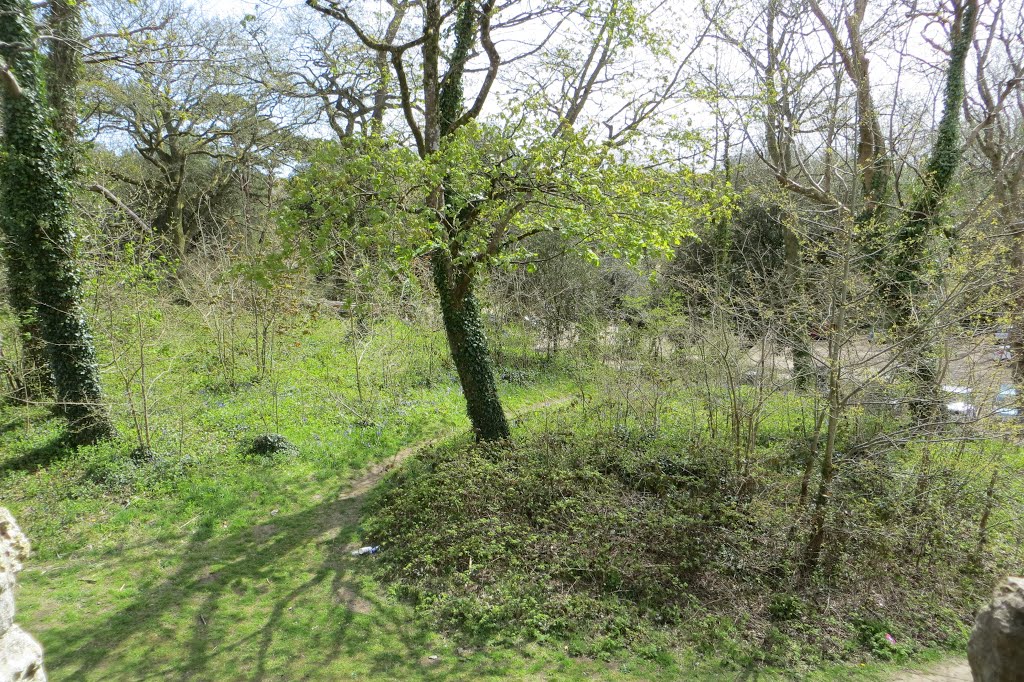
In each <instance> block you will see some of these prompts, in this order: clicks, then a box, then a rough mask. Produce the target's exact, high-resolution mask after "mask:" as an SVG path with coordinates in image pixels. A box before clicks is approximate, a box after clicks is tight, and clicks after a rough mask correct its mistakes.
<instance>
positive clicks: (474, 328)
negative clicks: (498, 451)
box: [432, 251, 510, 441]
mask: <svg viewBox="0 0 1024 682" xmlns="http://www.w3.org/2000/svg"><path fill="white" fill-rule="evenodd" d="M432 265H433V269H434V285H435V287H436V288H437V294H438V297H439V298H440V303H441V316H442V318H443V319H444V330H445V335H446V336H447V337H448V348H449V349H450V350H451V354H452V360H453V361H454V362H455V368H456V370H458V373H459V383H461V384H462V393H463V395H464V396H465V398H466V411H467V412H468V413H469V419H470V421H471V422H472V423H473V431H474V432H475V433H476V437H477V440H484V441H496V440H507V439H508V438H509V436H510V431H509V427H508V421H507V420H506V419H505V412H504V410H503V409H502V406H501V399H500V398H499V397H498V387H497V385H496V383H495V381H494V369H493V367H492V366H491V359H490V355H489V353H488V350H487V339H486V337H485V335H484V328H483V323H482V321H481V319H480V308H479V306H478V305H477V302H476V297H475V296H474V295H473V285H472V279H471V277H469V276H468V275H467V273H464V272H462V271H461V268H459V267H458V266H456V265H455V264H453V263H452V261H451V259H450V258H449V257H448V254H447V253H445V252H444V251H437V252H435V253H434V256H433V263H432Z"/></svg>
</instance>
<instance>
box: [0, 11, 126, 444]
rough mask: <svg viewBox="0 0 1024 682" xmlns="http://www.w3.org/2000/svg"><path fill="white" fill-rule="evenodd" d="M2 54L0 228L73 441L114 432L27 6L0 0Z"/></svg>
mask: <svg viewBox="0 0 1024 682" xmlns="http://www.w3.org/2000/svg"><path fill="white" fill-rule="evenodd" d="M0 15H2V16H3V17H4V20H3V21H0V44H3V45H4V46H5V47H4V48H3V49H2V53H3V57H4V58H5V59H6V60H7V63H8V65H9V67H10V70H11V72H12V74H13V75H14V77H15V78H16V79H17V81H18V83H19V84H20V86H21V94H20V96H17V97H6V98H5V99H4V132H5V137H4V152H5V155H4V161H3V164H2V165H0V187H3V203H2V206H0V208H2V211H0V219H2V225H3V229H4V232H5V233H6V235H7V237H8V239H9V240H10V242H11V243H12V244H13V245H14V246H15V250H16V252H20V253H23V254H24V255H25V265H26V267H27V271H28V272H29V274H30V275H31V276H30V277H29V281H30V282H31V284H32V287H31V291H32V294H33V301H34V302H35V303H36V315H37V318H38V320H39V326H40V329H41V331H42V337H43V339H44V341H45V342H46V351H47V356H48V359H49V363H50V369H51V370H52V372H53V378H54V387H55V391H56V396H57V402H58V404H59V406H60V407H61V409H62V411H63V413H64V415H65V416H66V417H67V419H68V421H69V422H70V425H71V430H70V433H69V435H70V436H71V440H72V441H73V442H75V443H76V444H86V443H95V442H97V441H99V440H101V439H103V438H107V437H110V436H111V435H113V433H114V429H113V426H112V424H111V422H110V419H109V418H108V416H107V414H106V411H105V409H104V406H103V402H102V394H101V391H100V381H99V368H98V366H97V363H96V355H95V350H94V348H93V344H92V337H91V335H90V334H89V329H88V326H87V325H86V321H85V313H84V311H83V309H82V303H81V281H80V278H79V275H78V271H77V269H76V266H75V261H74V254H75V247H76V243H75V232H74V229H73V228H72V224H71V200H70V191H69V188H68V184H67V181H66V179H65V178H64V177H63V175H62V174H61V172H60V170H59V168H58V148H57V146H56V144H55V140H54V135H53V133H52V131H51V130H50V128H49V127H48V126H47V121H46V108H45V105H44V103H43V101H42V93H41V87H40V82H41V78H40V59H39V54H38V52H37V51H36V50H35V49H34V48H30V49H25V48H24V47H22V46H33V45H35V35H34V34H35V31H34V26H33V23H32V6H31V4H30V3H29V2H27V1H25V0H0Z"/></svg>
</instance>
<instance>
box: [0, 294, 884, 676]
mask: <svg viewBox="0 0 1024 682" xmlns="http://www.w3.org/2000/svg"><path fill="white" fill-rule="evenodd" d="M148 310H149V313H148V314H149V317H148V318H146V319H147V320H148V321H146V322H145V323H144V325H145V329H144V331H145V333H144V335H143V338H144V340H145V342H144V344H143V347H142V349H141V351H142V353H143V356H144V357H145V360H146V363H145V364H146V376H147V383H146V386H147V390H146V400H147V402H148V408H149V409H148V410H147V417H148V432H149V434H150V435H149V446H150V448H151V454H146V455H145V456H142V457H135V458H133V456H132V451H133V450H136V448H137V447H138V445H139V442H138V438H137V437H136V430H137V428H136V427H137V424H138V420H137V419H135V418H133V405H134V406H135V410H134V413H135V416H136V417H138V416H139V406H140V404H141V399H142V397H143V392H142V390H141V384H140V381H141V377H140V375H139V374H138V373H137V370H138V363H137V361H136V360H135V359H134V358H135V357H137V354H138V351H139V350H140V349H139V348H138V346H137V340H136V339H137V337H135V336H133V327H132V326H131V324H130V322H131V316H130V315H129V316H121V317H117V318H115V319H114V320H113V322H110V323H108V324H106V325H104V324H99V325H98V332H97V339H98V343H99V348H100V354H101V358H102V361H103V363H104V373H105V377H104V378H105V386H106V387H107V391H108V395H109V398H110V400H111V402H112V404H113V405H114V416H115V419H116V420H117V423H118V426H119V428H120V431H121V434H122V436H121V438H120V439H119V440H117V441H116V442H113V443H109V444H104V445H101V446H97V447H93V448H83V449H81V450H79V451H77V452H69V451H67V450H66V449H64V448H63V447H62V446H61V444H60V433H61V424H60V422H59V420H57V419H55V418H53V417H52V416H51V415H49V413H47V412H46V411H45V410H43V409H38V408H14V407H6V408H2V409H0V500H2V503H3V505H4V506H7V507H9V508H10V509H11V510H12V511H13V512H14V514H15V515H16V517H17V518H18V520H19V522H20V523H21V524H22V527H23V529H24V530H25V532H26V533H27V534H28V535H29V537H30V539H31V540H32V542H33V544H34V550H35V553H34V556H33V557H32V559H31V560H30V562H29V564H28V566H27V567H26V570H25V571H24V573H23V574H22V575H21V579H20V588H19V592H18V601H19V620H20V622H21V623H23V624H24V625H25V627H26V628H27V629H29V630H30V631H31V632H32V633H33V634H35V635H36V636H37V637H38V638H39V639H40V640H41V641H42V643H43V644H44V647H45V649H46V662H47V667H48V669H49V672H50V676H51V679H54V680H126V681H127V680H133V681H134V680H150V679H151V680H184V679H187V680H300V679H311V680H334V679H396V680H441V679H444V680H457V679H465V680H486V679H509V680H516V679H523V680H531V679H535V680H539V679H558V680H577V679H578V680H582V679H608V680H662V679H663V680H678V679H693V680H709V681H710V680H732V679H736V674H737V673H736V671H735V670H729V669H726V668H724V667H723V665H722V663H723V659H724V660H725V662H729V659H730V657H731V656H732V655H733V653H732V652H730V651H729V650H728V649H722V648H717V649H716V648H714V647H711V648H708V649H706V650H705V651H703V652H695V651H694V650H693V649H692V648H687V647H666V648H664V649H658V650H654V649H648V650H646V651H637V650H632V649H621V648H616V647H612V648H609V649H607V650H601V649H600V648H597V649H595V648H593V647H588V646H580V644H579V642H575V641H573V640H571V639H570V640H565V641H563V640H559V639H557V638H551V639H548V640H547V641H545V642H539V643H538V642H528V641H526V640H523V639H519V640H516V639H511V638H510V639H500V638H499V639H496V640H492V641H485V642H482V643H481V642H474V643H470V644H469V645H467V642H466V641H465V638H464V637H463V636H461V635H460V634H459V633H457V632H453V631H452V630H450V629H446V628H439V625H438V622H437V620H436V619H435V618H433V616H432V614H430V613H425V612H424V611H423V609H417V608H415V607H413V606H411V605H410V604H409V603H408V602H407V601H405V600H402V599H398V598H396V596H395V594H396V593H398V592H400V590H398V589H397V584H398V583H396V582H393V581H387V582H381V580H380V577H379V576H380V571H379V570H378V569H379V568H380V566H381V558H380V557H379V556H378V557H352V556H351V555H350V554H349V551H350V550H351V549H352V548H354V547H358V546H359V545H361V544H362V543H363V542H365V541H367V538H365V537H364V536H363V532H364V531H363V530H362V529H361V526H360V520H361V510H362V508H363V505H364V502H365V501H366V499H367V495H368V492H369V491H368V489H366V486H361V487H359V488H357V489H356V490H355V492H353V488H352V485H353V482H354V481H356V480H358V478H359V476H360V475H361V473H362V472H363V471H365V469H366V467H367V466H368V465H370V464H373V463H377V462H383V461H387V459H388V458H389V457H391V456H393V455H394V454H395V453H396V452H398V451H399V450H401V449H402V448H404V447H407V446H409V445H411V444H415V443H420V442H423V441H426V440H429V439H433V438H436V437H439V436H441V437H447V438H449V439H454V440H456V441H461V442H462V443H463V444H464V443H465V442H466V441H467V440H468V436H467V429H468V423H467V420H466V417H465V414H464V405H463V401H462V396H461V393H460V391H459V388H458V384H457V382H456V381H455V377H454V371H453V369H452V367H451V366H450V363H449V362H448V360H447V357H446V348H445V342H444V338H443V335H442V334H441V333H440V332H439V331H438V330H437V329H436V328H432V327H431V326H430V325H429V322H428V321H424V320H413V321H411V322H401V321H398V320H394V319H389V320H384V321H381V322H379V323H377V324H376V325H374V326H373V328H372V329H370V330H368V331H367V332H366V333H364V334H362V335H359V336H353V335H352V334H351V332H352V326H351V325H350V324H349V323H348V322H346V321H344V320H338V319H331V318H317V317H302V316H293V317H291V318H289V320H288V325H287V326H282V327H280V328H277V329H275V330H274V332H273V341H274V344H273V348H274V350H273V352H272V354H271V358H272V361H273V362H272V364H271V365H269V367H268V368H267V369H266V370H265V371H263V372H262V373H261V372H260V371H259V368H258V364H259V363H258V362H257V357H256V354H255V352H254V348H255V344H254V341H253V337H252V333H251V330H249V331H246V330H245V322H246V320H245V318H244V316H239V319H236V320H227V321H224V320H221V321H220V322H218V324H220V325H221V327H220V328H221V329H223V328H225V327H226V326H227V324H228V323H230V324H232V325H236V324H237V326H238V329H237V331H236V332H233V336H231V337H230V338H229V339H228V341H227V342H225V341H224V337H223V336H218V335H217V334H215V333H214V331H213V330H214V328H215V326H216V325H214V324H213V323H212V322H210V320H209V319H208V318H207V319H206V321H205V322H204V319H203V318H202V317H201V316H200V313H199V312H197V311H196V310H193V309H189V308H183V307H179V306H170V305H167V304H159V305H156V304H154V306H153V307H152V308H150V309H148ZM100 319H102V316H101V317H100ZM136 319H138V318H136ZM133 344H136V345H133ZM501 345H502V349H501V350H502V352H501V354H500V366H499V368H498V374H499V375H500V376H502V377H504V379H503V381H502V382H501V385H500V389H501V392H502V396H503V398H504V400H505V403H506V407H507V408H508V410H509V412H510V413H512V414H513V415H517V414H518V415H521V416H519V417H518V418H517V419H515V422H516V428H517V432H519V433H536V432H550V431H558V430H563V431H564V430H570V431H571V430H573V429H574V428H578V427H579V426H580V423H581V422H580V423H578V422H577V421H575V416H574V415H576V413H575V412H574V411H573V410H572V409H569V408H568V407H565V406H563V407H561V408H559V409H557V410H552V409H549V410H542V411H533V412H531V411H530V407H531V406H534V407H536V406H537V405H542V404H545V403H549V402H551V401H553V400H557V399H560V398H563V397H565V396H576V395H578V394H579V393H580V385H581V382H587V381H594V380H597V379H596V377H598V376H599V375H601V373H602V370H601V369H600V367H595V368H590V369H588V370H587V373H588V377H589V378H581V375H580V368H579V366H578V362H576V364H573V362H575V361H573V360H572V359H571V358H556V359H555V360H553V361H550V362H548V361H546V360H544V359H543V357H542V355H541V354H538V353H536V352H534V351H533V349H532V347H531V344H530V335H529V334H525V333H517V334H510V335H508V336H507V337H505V338H503V339H502V344H501ZM226 357H228V358H230V362H227V363H226V362H225V361H224V359H225V358H226ZM115 360H116V362H115ZM357 362H358V364H359V367H360V371H359V379H358V381H357V379H356V373H355V371H354V367H355V365H356V364H357ZM125 376H128V377H130V378H131V379H130V380H129V382H128V384H127V385H126V384H125V383H124V381H123V379H124V377H125ZM786 401H790V402H786ZM798 403H799V401H797V402H796V403H793V402H792V401H791V400H790V399H789V398H779V402H778V403H777V404H773V406H772V409H771V410H770V411H769V414H770V416H769V418H767V419H766V421H765V424H764V426H763V428H762V440H763V443H761V444H760V446H763V448H765V450H763V451H764V452H768V451H771V449H772V448H776V449H777V448H778V443H780V442H782V441H784V439H786V438H788V437H789V436H791V434H792V431H793V429H794V427H795V425H797V424H799V423H802V421H803V420H805V419H806V414H805V411H802V410H801V408H800V405H799V404H798ZM592 407H593V406H591V409H592ZM609 419H611V417H609ZM598 421H600V420H598ZM699 421H700V418H699V415H698V416H694V415H693V414H692V413H690V412H687V411H685V410H676V411H672V412H670V414H669V415H668V416H667V417H666V421H665V428H666V429H667V430H670V431H671V430H677V431H680V430H685V429H691V430H694V429H696V428H697V424H698V422H699ZM265 433H280V434H282V435H284V436H285V437H286V438H288V439H289V440H290V441H291V442H292V443H294V444H295V446H296V448H295V451H294V453H293V454H282V455H278V456H275V457H270V458H266V457H261V456H255V455H252V454H250V453H249V451H248V450H249V445H250V444H251V442H252V440H253V438H254V437H256V436H257V435H260V434H265ZM780 456H781V455H780ZM712 627H716V626H714V625H713V626H712ZM432 656H436V657H437V658H436V659H434V658H431V657H432ZM887 670H889V668H886V667H884V666H882V667H877V666H875V667H873V666H865V667H859V666H855V667H854V668H853V669H852V670H851V669H850V668H848V667H839V668H836V669H835V670H832V671H830V670H828V669H823V670H821V671H818V672H816V673H814V674H815V675H817V676H818V678H820V679H840V678H843V679H848V678H851V677H853V678H856V677H863V679H880V677H879V676H882V675H885V674H887V673H886V672H885V671H887ZM751 674H754V675H756V676H757V678H758V679H773V678H774V677H778V678H779V679H787V678H788V677H789V673H787V672H784V671H783V672H778V673H777V674H775V675H774V677H773V675H771V674H766V673H764V672H763V671H752V672H751ZM794 674H795V673H794ZM809 674H810V671H808V670H803V671H802V672H801V673H800V675H801V676H802V677H803V676H804V675H809Z"/></svg>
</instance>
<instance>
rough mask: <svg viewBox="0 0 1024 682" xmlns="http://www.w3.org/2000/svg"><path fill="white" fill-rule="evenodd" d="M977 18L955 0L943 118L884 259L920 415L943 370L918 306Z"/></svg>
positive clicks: (969, 0)
mask: <svg viewBox="0 0 1024 682" xmlns="http://www.w3.org/2000/svg"><path fill="white" fill-rule="evenodd" d="M977 20H978V2H977V0H963V1H962V2H961V0H954V2H953V16H952V21H951V22H950V29H949V41H950V48H949V62H948V65H947V67H946V78H945V84H944V93H943V105H942V118H941V120H940V121H939V126H938V130H937V131H936V137H935V141H934V142H933V144H932V148H931V152H930V154H929V157H928V163H927V165H926V167H925V169H924V174H923V177H922V181H921V187H920V188H919V189H918V190H917V193H916V196H915V197H914V198H913V200H912V201H911V203H910V204H909V205H908V206H907V207H906V209H905V213H904V216H903V218H902V219H901V220H899V221H898V222H897V225H896V229H895V231H894V234H893V235H892V238H891V241H889V243H888V245H889V249H888V257H887V258H886V259H885V260H886V262H887V264H888V266H889V268H890V271H889V273H888V277H887V280H886V282H885V286H884V288H883V296H884V298H885V300H886V302H887V303H888V306H887V307H888V309H889V311H890V313H891V315H892V321H893V332H894V336H895V337H896V339H897V340H901V341H906V342H907V343H909V344H910V345H912V346H913V347H914V348H915V352H914V354H913V355H914V357H913V358H912V359H911V367H910V372H911V376H912V377H913V378H914V380H915V381H917V383H918V390H919V391H920V392H921V394H922V395H920V396H919V400H918V405H919V408H918V410H919V412H920V415H919V416H920V417H921V418H925V417H926V416H928V415H929V414H931V413H932V412H934V407H935V401H934V400H933V396H934V394H935V393H936V391H937V390H938V382H939V379H940V376H939V369H938V362H937V360H936V358H935V357H934V344H933V340H932V339H931V338H930V335H929V333H928V331H927V329H925V328H923V326H922V324H921V320H922V319H924V318H926V317H927V314H926V313H921V312H920V311H918V310H916V308H917V307H918V306H921V305H923V306H925V307H927V306H928V305H929V300H928V298H929V289H930V288H931V285H932V281H933V280H934V279H936V278H937V277H938V274H937V273H934V272H931V270H932V267H933V266H932V263H933V259H934V258H935V254H936V245H935V241H936V240H937V239H938V238H939V237H941V236H942V235H940V234H939V233H938V228H939V227H940V226H941V223H942V219H943V215H944V214H943V204H944V203H945V201H946V199H947V197H948V195H949V193H950V191H951V188H952V184H953V179H954V177H955V176H956V173H957V171H958V170H959V168H960V162H961V159H962V158H963V140H962V139H961V135H960V118H961V115H962V110H963V105H964V98H965V96H966V85H965V76H964V72H965V69H966V63H967V54H968V52H969V51H970V49H971V44H972V42H973V40H974V32H975V27H976V25H977Z"/></svg>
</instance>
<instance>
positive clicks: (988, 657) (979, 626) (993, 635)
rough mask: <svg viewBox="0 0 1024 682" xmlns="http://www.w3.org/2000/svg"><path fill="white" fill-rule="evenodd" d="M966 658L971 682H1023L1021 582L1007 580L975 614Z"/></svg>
mask: <svg viewBox="0 0 1024 682" xmlns="http://www.w3.org/2000/svg"><path fill="white" fill-rule="evenodd" d="M967 658H968V660H969V661H970V663H971V673H972V674H973V675H974V680H975V682H1024V578H1007V579H1006V581H1005V582H1003V583H1002V584H1001V585H1000V586H999V587H997V588H996V591H995V594H994V595H993V597H992V602H991V603H990V604H989V605H988V606H986V607H985V608H983V609H982V610H981V611H979V612H978V617H977V618H976V619H975V621H974V630H973V631H972V632H971V640H970V642H969V643H968V645H967Z"/></svg>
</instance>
